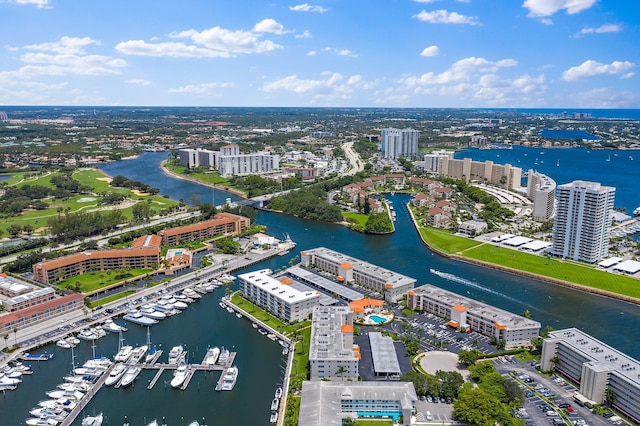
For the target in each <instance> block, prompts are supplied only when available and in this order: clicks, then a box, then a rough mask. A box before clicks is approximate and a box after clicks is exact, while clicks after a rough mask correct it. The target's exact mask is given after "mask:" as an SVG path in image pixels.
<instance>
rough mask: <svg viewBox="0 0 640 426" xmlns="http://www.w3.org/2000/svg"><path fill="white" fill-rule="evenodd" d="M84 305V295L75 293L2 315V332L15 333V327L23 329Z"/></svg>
mask: <svg viewBox="0 0 640 426" xmlns="http://www.w3.org/2000/svg"><path fill="white" fill-rule="evenodd" d="M82 306H84V296H83V295H82V294H78V293H73V294H69V295H67V296H62V297H58V298H55V299H53V300H50V301H48V302H44V303H40V304H39V305H36V306H33V307H31V308H27V309H21V310H19V311H16V312H12V313H8V314H6V315H2V316H0V334H2V335H5V334H9V333H13V330H14V329H16V328H17V329H18V330H21V329H23V328H25V327H27V326H29V325H31V324H35V323H38V322H42V321H46V320H48V319H50V318H54V317H57V316H60V315H61V314H63V313H65V312H69V311H73V310H75V309H79V308H81V307H82Z"/></svg>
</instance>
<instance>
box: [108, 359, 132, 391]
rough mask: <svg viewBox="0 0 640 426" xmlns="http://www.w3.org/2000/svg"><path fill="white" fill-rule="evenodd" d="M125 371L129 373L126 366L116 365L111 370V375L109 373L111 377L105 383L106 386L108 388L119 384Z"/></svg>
mask: <svg viewBox="0 0 640 426" xmlns="http://www.w3.org/2000/svg"><path fill="white" fill-rule="evenodd" d="M125 371H127V366H126V365H124V364H121V363H118V364H116V365H115V366H114V367H113V369H112V370H111V373H109V377H107V380H106V381H105V382H104V384H105V385H107V386H113V385H115V384H116V383H118V380H120V378H121V377H122V376H123V375H124V373H125Z"/></svg>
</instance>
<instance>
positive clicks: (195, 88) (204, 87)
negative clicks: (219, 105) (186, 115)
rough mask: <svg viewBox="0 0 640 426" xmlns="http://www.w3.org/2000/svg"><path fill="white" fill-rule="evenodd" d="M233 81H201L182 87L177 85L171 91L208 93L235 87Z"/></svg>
mask: <svg viewBox="0 0 640 426" xmlns="http://www.w3.org/2000/svg"><path fill="white" fill-rule="evenodd" d="M233 85H234V84H233V83H220V82H214V83H201V84H188V85H186V86H182V87H176V88H172V89H169V93H185V94H195V95H208V94H211V91H212V90H214V89H224V88H227V87H233Z"/></svg>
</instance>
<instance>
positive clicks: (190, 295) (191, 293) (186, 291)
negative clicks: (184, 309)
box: [182, 288, 202, 300]
mask: <svg viewBox="0 0 640 426" xmlns="http://www.w3.org/2000/svg"><path fill="white" fill-rule="evenodd" d="M182 294H184V295H185V296H187V297H188V298H189V299H194V300H197V299H200V298H201V297H202V295H201V294H199V293H197V292H196V291H195V290H194V289H192V288H185V289H184V290H183V291H182Z"/></svg>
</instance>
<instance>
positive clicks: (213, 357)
mask: <svg viewBox="0 0 640 426" xmlns="http://www.w3.org/2000/svg"><path fill="white" fill-rule="evenodd" d="M219 356H220V348H219V347H217V346H215V347H213V348H209V349H208V350H207V354H206V355H205V356H204V359H203V360H202V365H216V362H217V361H218V357H219Z"/></svg>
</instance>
